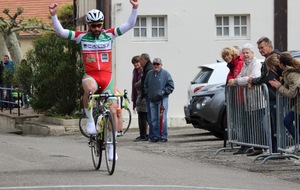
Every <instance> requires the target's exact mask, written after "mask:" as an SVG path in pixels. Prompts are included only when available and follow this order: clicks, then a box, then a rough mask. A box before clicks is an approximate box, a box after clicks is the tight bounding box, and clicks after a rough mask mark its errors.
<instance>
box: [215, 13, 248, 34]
mask: <svg viewBox="0 0 300 190" xmlns="http://www.w3.org/2000/svg"><path fill="white" fill-rule="evenodd" d="M248 23H250V16H249V15H232V16H220V15H218V16H216V36H217V37H218V38H238V39H241V38H243V39H245V38H249V28H250V27H249V24H248Z"/></svg>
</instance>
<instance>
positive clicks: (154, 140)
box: [149, 139, 158, 143]
mask: <svg viewBox="0 0 300 190" xmlns="http://www.w3.org/2000/svg"><path fill="white" fill-rule="evenodd" d="M149 142H154V143H156V142H158V139H149Z"/></svg>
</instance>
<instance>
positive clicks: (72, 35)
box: [49, 0, 139, 134]
mask: <svg viewBox="0 0 300 190" xmlns="http://www.w3.org/2000/svg"><path fill="white" fill-rule="evenodd" d="M130 3H131V4H132V12H131V15H130V16H129V19H128V21H127V22H126V23H124V24H122V25H121V26H119V27H117V28H110V29H108V30H104V29H103V22H104V15H103V13H102V12H101V11H100V10H97V9H92V10H90V11H89V12H88V13H87V14H86V17H85V19H86V22H87V24H88V26H89V30H88V31H85V32H81V31H72V30H68V29H64V28H63V27H62V25H61V24H60V22H59V20H58V19H57V15H56V12H57V9H58V4H57V3H53V4H51V5H50V6H49V12H50V14H51V19H52V22H53V24H54V29H55V31H56V33H58V34H59V35H60V36H61V37H64V38H67V39H69V40H75V41H76V42H77V43H78V44H79V45H80V47H81V52H82V57H83V64H84V69H85V74H84V76H83V78H82V86H83V90H84V94H83V105H84V110H85V113H86V115H87V117H88V119H87V124H86V129H87V132H88V133H89V134H95V133H96V129H95V122H94V119H93V116H92V108H89V109H88V102H89V100H88V97H89V93H90V92H92V93H94V92H95V91H96V90H97V89H98V86H100V87H101V92H100V93H102V92H108V93H114V89H115V79H114V77H113V76H112V50H111V48H112V42H113V40H114V39H115V38H116V37H118V36H121V35H123V34H124V33H126V32H127V31H129V30H130V29H132V28H133V27H134V25H135V22H136V18H137V8H138V5H139V2H138V0H130ZM111 100H112V101H111V103H110V111H111V113H112V115H113V118H114V122H115V123H117V108H118V104H117V99H116V98H115V99H111Z"/></svg>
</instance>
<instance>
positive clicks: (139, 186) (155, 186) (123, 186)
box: [0, 185, 246, 190]
mask: <svg viewBox="0 0 300 190" xmlns="http://www.w3.org/2000/svg"><path fill="white" fill-rule="evenodd" d="M99 187H116V188H128V187H130V188H178V189H204V190H246V189H233V188H219V187H196V186H182V185H55V186H23V187H0V190H2V189H6V190H7V189H65V188H70V189H71V188H99Z"/></svg>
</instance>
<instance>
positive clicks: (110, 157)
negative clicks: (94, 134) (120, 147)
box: [108, 146, 118, 161]
mask: <svg viewBox="0 0 300 190" xmlns="http://www.w3.org/2000/svg"><path fill="white" fill-rule="evenodd" d="M113 152H114V151H113V148H112V146H110V147H109V148H108V160H109V161H112V160H113V159H114V158H113V157H114V153H113ZM115 160H118V154H117V151H116V157H115Z"/></svg>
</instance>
